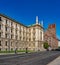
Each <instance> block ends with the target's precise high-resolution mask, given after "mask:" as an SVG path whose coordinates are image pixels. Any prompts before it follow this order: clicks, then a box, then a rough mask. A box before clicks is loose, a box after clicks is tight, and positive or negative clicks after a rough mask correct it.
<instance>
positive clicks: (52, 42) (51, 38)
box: [44, 24, 58, 49]
mask: <svg viewBox="0 0 60 65" xmlns="http://www.w3.org/2000/svg"><path fill="white" fill-rule="evenodd" d="M44 41H45V42H48V44H49V46H50V47H51V48H52V49H56V48H58V39H57V37H56V25H55V24H51V25H49V27H48V29H47V30H46V31H45V33H44Z"/></svg>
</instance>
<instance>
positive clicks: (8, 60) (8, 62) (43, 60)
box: [0, 51, 60, 65]
mask: <svg viewBox="0 0 60 65" xmlns="http://www.w3.org/2000/svg"><path fill="white" fill-rule="evenodd" d="M58 56H60V52H59V51H44V52H35V53H27V54H11V55H0V65H47V64H48V63H49V62H51V61H52V60H54V59H55V58H57V57H58Z"/></svg>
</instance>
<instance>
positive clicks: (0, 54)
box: [0, 52, 25, 55]
mask: <svg viewBox="0 0 60 65" xmlns="http://www.w3.org/2000/svg"><path fill="white" fill-rule="evenodd" d="M23 53H25V52H18V53H17V54H23ZM9 54H15V53H0V55H9Z"/></svg>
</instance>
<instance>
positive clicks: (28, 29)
mask: <svg viewBox="0 0 60 65" xmlns="http://www.w3.org/2000/svg"><path fill="white" fill-rule="evenodd" d="M43 33H44V30H43V26H42V25H41V24H39V23H38V16H37V17H36V24H33V25H30V26H25V25H23V24H21V23H19V22H17V21H15V20H14V19H11V18H9V17H8V16H6V15H3V14H0V51H5V50H6V51H10V50H15V49H16V48H17V49H18V50H25V49H26V48H28V50H34V51H37V50H41V51H42V50H43Z"/></svg>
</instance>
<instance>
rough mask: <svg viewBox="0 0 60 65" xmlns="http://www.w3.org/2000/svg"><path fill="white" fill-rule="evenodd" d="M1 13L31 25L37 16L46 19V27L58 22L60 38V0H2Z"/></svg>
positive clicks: (57, 30) (57, 31)
mask: <svg viewBox="0 0 60 65" xmlns="http://www.w3.org/2000/svg"><path fill="white" fill-rule="evenodd" d="M0 13H4V14H6V15H8V16H10V17H11V18H13V19H16V20H17V21H19V22H21V23H23V24H25V25H30V24H34V23H35V17H36V16H38V17H39V20H40V21H41V20H43V21H44V28H45V29H46V28H47V26H48V25H49V24H53V23H55V24H56V33H57V37H58V38H59V39H60V0H0Z"/></svg>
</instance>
